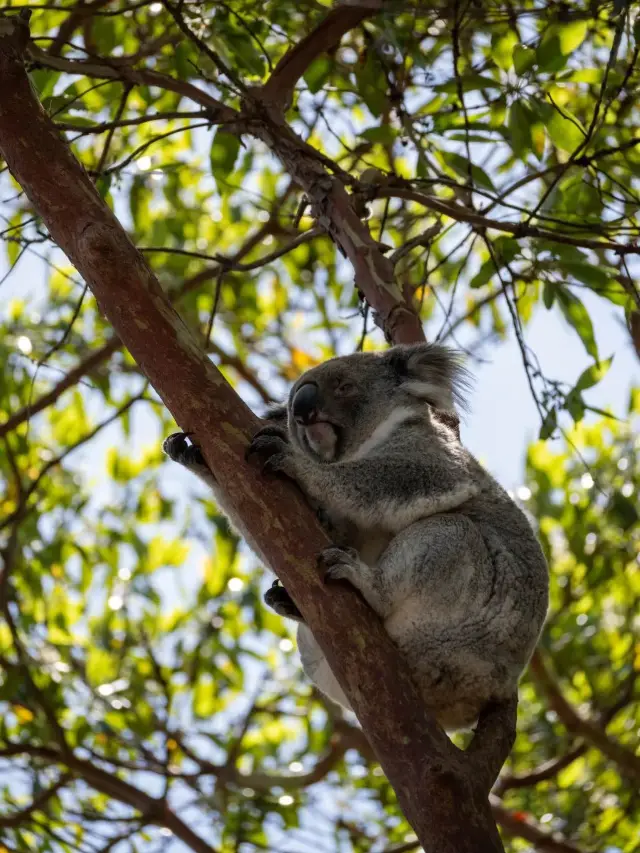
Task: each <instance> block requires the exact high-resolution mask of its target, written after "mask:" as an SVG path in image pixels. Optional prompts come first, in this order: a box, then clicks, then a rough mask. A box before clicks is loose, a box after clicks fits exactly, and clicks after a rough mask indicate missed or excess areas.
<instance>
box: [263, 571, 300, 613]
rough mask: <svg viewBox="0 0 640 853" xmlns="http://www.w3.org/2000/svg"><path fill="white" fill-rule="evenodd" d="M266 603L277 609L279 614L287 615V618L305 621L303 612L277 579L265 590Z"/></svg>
mask: <svg viewBox="0 0 640 853" xmlns="http://www.w3.org/2000/svg"><path fill="white" fill-rule="evenodd" d="M264 603H265V604H266V605H267V607H270V608H271V609H272V610H275V612H276V613H277V614H278V616H285V617H286V618H287V619H295V620H297V621H298V622H302V621H303V619H302V614H301V613H300V611H299V610H298V608H297V607H296V605H295V604H294V602H293V599H292V598H291V596H290V595H289V593H288V592H287V590H286V589H285V588H284V587H283V586H282V584H281V583H280V581H279V580H275V581H274V582H273V584H272V585H271V586H270V587H269V589H268V590H267V591H266V592H265V594H264Z"/></svg>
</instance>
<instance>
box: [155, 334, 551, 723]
mask: <svg viewBox="0 0 640 853" xmlns="http://www.w3.org/2000/svg"><path fill="white" fill-rule="evenodd" d="M467 384H468V375H467V373H466V371H465V370H464V368H463V367H462V364H461V359H460V356H459V355H458V354H457V353H455V352H454V351H452V350H449V349H447V348H445V347H443V346H440V345H437V344H417V345H413V346H396V347H393V348H391V349H389V350H388V351H386V352H385V353H382V354H378V353H354V354H353V355H349V356H342V357H339V358H333V359H330V360H329V361H327V362H325V363H323V364H321V365H319V366H317V367H314V368H312V369H311V370H309V371H307V372H306V373H304V374H303V375H302V376H301V377H300V378H299V379H298V381H297V382H296V383H295V384H294V386H293V387H292V389H291V392H290V394H289V398H288V402H287V405H286V425H285V422H284V421H285V411H284V410H283V409H282V408H281V409H279V410H278V414H277V416H275V417H274V416H273V415H272V420H271V422H270V423H269V424H268V425H267V426H265V427H263V428H262V429H261V430H260V431H259V432H258V433H257V435H256V436H255V437H254V439H253V441H252V442H251V445H250V447H249V449H248V456H249V458H252V457H253V458H257V459H258V460H259V461H260V464H261V465H262V470H263V472H265V473H274V474H279V475H283V476H286V477H288V478H290V479H292V480H294V481H295V482H296V483H297V484H298V485H299V486H300V488H301V489H302V491H303V492H304V494H305V495H306V496H307V498H308V500H309V501H310V503H311V504H312V506H314V507H315V508H316V509H317V510H318V511H319V514H320V516H321V518H322V520H323V523H324V525H325V528H326V529H327V531H328V532H329V534H330V536H331V538H332V540H333V542H334V543H335V544H334V545H333V546H332V547H330V548H327V549H326V550H325V551H323V553H322V554H321V555H320V556H319V560H320V562H321V564H322V566H323V567H324V571H325V579H326V580H327V581H328V582H331V581H337V580H344V581H347V582H348V583H350V584H351V585H353V586H354V587H355V588H356V589H357V590H358V591H359V592H360V594H361V595H362V596H363V597H364V599H365V600H366V601H367V602H368V604H369V605H370V606H371V607H372V608H373V609H374V610H375V611H376V613H377V614H378V615H379V617H380V618H381V619H382V620H383V623H384V626H385V629H386V630H387V632H388V634H389V636H390V637H391V639H392V640H393V642H394V643H395V645H396V646H397V648H398V650H399V652H400V654H401V655H402V656H403V657H404V658H405V660H406V661H407V663H408V665H409V667H410V669H411V672H412V674H413V678H414V680H415V682H416V685H417V687H418V688H419V690H420V692H421V695H422V697H423V700H424V703H425V706H426V707H427V709H428V710H429V712H430V713H431V714H432V715H433V716H434V717H435V718H436V720H437V721H438V722H439V723H440V725H441V726H442V727H443V728H445V729H446V730H447V731H455V730H458V729H465V728H469V727H471V726H473V725H474V724H475V722H476V721H477V719H478V717H479V715H480V713H481V711H482V710H483V708H484V707H485V706H486V705H488V704H489V703H491V702H497V701H505V700H509V699H511V698H512V697H513V696H514V695H515V694H516V692H517V686H518V681H519V678H520V676H521V674H522V671H523V670H524V668H525V666H526V665H527V662H528V660H529V658H530V656H531V654H532V652H533V650H534V648H535V645H536V643H537V640H538V637H539V634H540V631H541V629H542V625H543V623H544V619H545V616H546V612H547V605H548V584H549V579H548V567H547V563H546V560H545V558H544V555H543V553H542V549H541V547H540V545H539V543H538V541H537V539H536V537H535V535H534V533H533V530H532V528H531V526H530V525H529V522H528V520H527V518H526V516H525V515H524V513H523V512H522V511H521V510H520V509H519V508H518V507H517V506H516V504H515V503H514V502H513V501H512V500H511V498H510V497H509V496H508V494H507V493H506V492H505V491H504V490H503V489H502V488H501V486H499V485H498V483H497V482H496V481H495V480H494V479H493V478H492V477H491V475H490V474H489V473H487V472H486V471H485V470H484V468H483V467H482V466H481V465H480V464H479V462H478V461H477V460H476V459H475V458H474V457H473V456H472V454H471V453H469V452H468V451H467V450H466V449H465V448H464V447H463V446H462V445H461V444H460V442H459V441H458V439H457V436H456V430H455V425H456V423H457V419H456V417H455V412H456V406H463V405H464V393H465V390H466V387H467ZM181 440H182V441H183V438H182V439H181V438H180V437H178V438H176V437H170V438H169V439H167V441H166V442H165V450H166V451H167V452H168V453H169V455H170V456H172V458H174V459H176V461H180V462H182V464H185V458H184V454H180V453H174V452H173V451H174V450H175V448H176V447H177V446H178V444H179V442H180V441H181ZM184 446H185V447H186V444H185V445H184ZM187 450H188V455H192V456H196V455H197V451H196V450H191V449H190V448H187ZM186 461H187V463H188V462H189V460H186ZM192 461H193V460H192ZM197 461H198V464H200V463H202V464H204V462H203V460H202V458H201V456H200V457H199V459H198V460H197ZM187 467H190V468H191V470H194V469H193V466H192V465H189V464H188V465H187ZM204 467H205V468H206V466H204ZM207 470H208V469H207ZM196 473H199V474H200V476H203V472H202V471H196ZM211 476H212V475H211V474H210V473H209V475H208V477H209V478H210V477H211ZM204 478H205V479H207V477H204ZM231 521H232V522H233V521H234V519H233V518H232V519H231ZM248 543H249V545H250V546H251V544H252V543H251V540H250V539H248ZM257 553H258V554H259V551H258V552H257ZM265 599H266V601H267V603H268V604H270V605H271V606H272V607H274V609H275V610H276V611H277V612H279V613H281V614H283V615H286V616H289V617H290V618H293V619H296V620H297V621H298V622H299V623H300V624H299V626H298V648H299V652H300V656H301V660H302V665H303V669H304V671H305V673H306V674H307V675H308V676H309V678H310V679H311V680H312V681H313V682H314V683H315V684H316V685H317V686H318V687H319V688H320V690H322V691H323V692H324V693H325V694H326V695H327V696H329V697H330V698H331V699H333V700H335V701H336V702H338V703H339V704H341V705H343V706H344V707H346V708H349V702H348V700H347V698H346V696H345V695H344V693H343V691H342V689H341V687H340V685H339V684H338V681H337V679H336V678H335V676H334V675H333V673H332V671H331V669H330V667H329V665H328V663H327V661H326V658H325V657H324V654H323V653H322V651H321V649H320V647H319V646H318V644H317V642H316V640H315V638H314V637H313V634H312V633H311V631H310V630H309V628H308V626H307V625H306V624H305V623H304V622H303V621H302V617H301V615H300V613H299V612H298V610H297V608H296V607H295V604H294V603H293V602H292V601H291V599H290V598H289V596H288V595H287V593H286V590H284V588H283V587H281V586H280V585H279V584H278V582H277V581H276V583H275V584H274V586H273V587H272V588H271V589H270V590H269V592H268V593H267V595H266V596H265Z"/></svg>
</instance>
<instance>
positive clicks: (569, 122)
mask: <svg viewBox="0 0 640 853" xmlns="http://www.w3.org/2000/svg"><path fill="white" fill-rule="evenodd" d="M545 126H546V129H547V133H548V134H549V138H550V139H551V141H552V142H553V144H554V145H555V146H556V147H557V148H560V149H561V150H562V151H569V152H573V151H575V150H576V148H577V147H578V146H579V145H580V144H581V142H583V140H584V138H585V136H586V131H585V129H584V127H583V126H582V124H581V123H580V122H579V121H578V119H577V118H576V117H575V116H573V115H572V114H571V112H570V111H569V110H568V109H567V108H566V107H562V113H561V112H560V111H559V110H558V109H554V111H553V114H552V115H551V118H550V119H549V121H548V122H547V123H546V125H545Z"/></svg>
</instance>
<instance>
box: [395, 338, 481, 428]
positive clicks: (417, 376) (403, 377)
mask: <svg viewBox="0 0 640 853" xmlns="http://www.w3.org/2000/svg"><path fill="white" fill-rule="evenodd" d="M385 358H387V359H388V361H389V363H390V365H391V367H392V369H393V371H394V373H395V374H396V377H397V380H398V384H400V385H401V386H402V388H403V389H404V390H405V391H408V392H409V393H410V394H411V395H412V396H414V397H417V398H419V399H421V400H424V401H425V402H426V403H429V405H431V406H433V407H434V408H435V409H440V410H442V411H445V412H455V410H456V406H459V407H460V408H462V409H465V408H466V406H467V404H466V397H465V395H466V393H467V392H468V390H469V386H470V381H469V374H468V372H467V371H466V370H465V368H464V367H463V365H462V355H461V353H459V352H457V351H456V350H452V349H449V348H448V347H445V346H442V345H441V344H413V345H411V346H396V347H393V348H392V349H390V350H389V352H388V353H387V354H386V356H385Z"/></svg>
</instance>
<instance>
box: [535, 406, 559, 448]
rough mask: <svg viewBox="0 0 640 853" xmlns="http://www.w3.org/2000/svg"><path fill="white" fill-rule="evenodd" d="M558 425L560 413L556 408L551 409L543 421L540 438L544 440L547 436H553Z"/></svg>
mask: <svg viewBox="0 0 640 853" xmlns="http://www.w3.org/2000/svg"><path fill="white" fill-rule="evenodd" d="M557 426H558V415H557V412H556V410H555V409H551V410H550V411H549V412H547V415H546V417H545V419H544V421H543V422H542V426H541V427H540V434H539V435H540V439H541V440H542V441H544V440H545V439H547V438H551V436H552V435H553V433H554V432H555V429H556V427H557Z"/></svg>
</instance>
